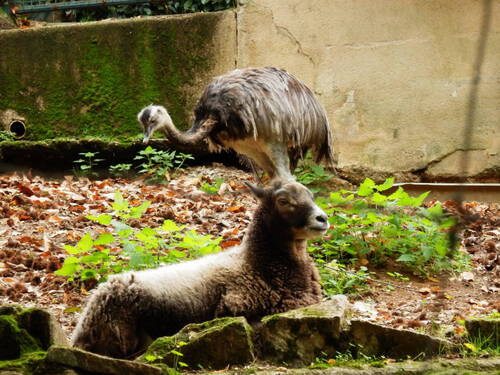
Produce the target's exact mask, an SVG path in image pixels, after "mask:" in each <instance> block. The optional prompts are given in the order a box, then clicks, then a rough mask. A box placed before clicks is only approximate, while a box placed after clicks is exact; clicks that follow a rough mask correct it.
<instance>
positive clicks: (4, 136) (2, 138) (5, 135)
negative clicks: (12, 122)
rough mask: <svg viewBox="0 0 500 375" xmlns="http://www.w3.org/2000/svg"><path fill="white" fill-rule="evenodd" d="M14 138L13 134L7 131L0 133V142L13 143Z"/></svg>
mask: <svg viewBox="0 0 500 375" xmlns="http://www.w3.org/2000/svg"><path fill="white" fill-rule="evenodd" d="M14 139H16V138H15V134H14V133H12V132H11V131H8V130H2V131H0V142H6V141H13V140H14Z"/></svg>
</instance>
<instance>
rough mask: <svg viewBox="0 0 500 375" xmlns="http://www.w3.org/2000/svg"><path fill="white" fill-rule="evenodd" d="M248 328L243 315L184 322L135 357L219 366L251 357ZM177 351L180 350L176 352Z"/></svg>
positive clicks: (209, 366)
mask: <svg viewBox="0 0 500 375" xmlns="http://www.w3.org/2000/svg"><path fill="white" fill-rule="evenodd" d="M252 334H253V331H252V328H251V327H250V325H249V324H248V323H247V321H246V319H245V318H243V317H234V318H233V317H229V318H219V319H214V320H211V321H209V322H205V323H201V324H195V323H193V324H188V325H187V326H185V327H184V328H183V329H181V330H180V331H179V332H178V333H177V334H175V335H173V336H168V337H161V338H159V339H157V340H156V341H154V342H153V343H152V344H151V345H150V346H149V348H148V350H147V351H146V353H145V354H144V355H142V356H141V357H140V358H139V360H140V361H143V362H149V363H153V364H154V363H164V364H167V365H168V366H170V367H177V366H178V363H179V361H180V362H183V363H185V364H187V365H188V366H189V367H190V368H198V367H199V366H202V367H203V368H207V369H221V368H225V367H227V366H228V365H236V364H245V363H248V362H250V361H253V360H254V359H255V355H254V347H253V342H252ZM178 353H181V355H179V354H178Z"/></svg>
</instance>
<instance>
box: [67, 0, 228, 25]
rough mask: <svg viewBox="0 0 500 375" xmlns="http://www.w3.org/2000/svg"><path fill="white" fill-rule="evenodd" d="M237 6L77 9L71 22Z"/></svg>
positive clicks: (192, 1)
mask: <svg viewBox="0 0 500 375" xmlns="http://www.w3.org/2000/svg"><path fill="white" fill-rule="evenodd" d="M235 6H236V0H166V1H160V2H150V3H149V4H139V5H118V6H109V7H101V8H94V9H75V10H73V11H72V12H71V16H70V19H69V20H73V21H79V22H87V21H96V20H101V19H106V18H129V17H136V16H153V15H159V14H179V13H193V12H213V11H219V10H224V9H229V8H233V7H235Z"/></svg>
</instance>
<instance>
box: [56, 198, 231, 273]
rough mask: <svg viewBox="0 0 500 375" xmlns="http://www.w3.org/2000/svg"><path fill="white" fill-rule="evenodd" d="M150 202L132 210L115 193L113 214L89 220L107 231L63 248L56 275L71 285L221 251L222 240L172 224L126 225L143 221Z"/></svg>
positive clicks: (88, 236)
mask: <svg viewBox="0 0 500 375" xmlns="http://www.w3.org/2000/svg"><path fill="white" fill-rule="evenodd" d="M149 205H150V202H144V203H142V204H141V205H139V206H135V207H130V205H129V202H128V201H127V200H126V199H124V198H123V197H122V195H121V193H120V192H116V193H115V199H114V202H113V205H112V209H113V212H112V213H110V214H101V215H99V216H87V219H89V220H92V221H95V222H97V223H99V224H101V225H103V226H105V227H106V228H107V229H108V230H107V231H104V232H103V233H101V234H100V235H99V236H97V237H96V238H93V237H92V236H91V235H90V233H87V234H85V235H84V236H83V237H82V238H81V239H80V240H79V241H78V243H77V244H76V245H75V246H70V245H64V249H65V250H66V252H67V253H68V256H67V257H66V258H65V260H64V264H63V266H62V267H61V268H60V269H59V270H57V271H55V274H57V275H61V276H66V277H68V278H69V281H74V280H75V279H76V278H79V279H80V280H82V281H85V280H88V279H95V280H97V281H98V282H100V281H104V280H106V278H107V276H108V275H110V274H114V273H119V272H122V271H126V270H140V269H144V268H151V267H156V266H158V265H160V264H162V263H174V262H178V261H179V260H184V259H192V258H196V257H199V256H202V255H206V254H210V253H214V252H217V251H219V250H220V247H219V242H220V241H221V238H215V239H214V238H212V237H210V236H204V235H200V234H198V233H196V232H195V231H194V230H186V228H185V227H183V226H178V225H177V224H176V223H175V222H173V221H171V220H165V221H164V222H163V224H162V225H161V226H160V227H159V228H150V227H145V228H142V229H137V228H134V227H132V226H130V225H128V224H127V222H129V221H130V220H134V219H135V220H137V219H140V218H141V216H142V214H143V213H144V212H145V211H146V210H147V209H148V207H149Z"/></svg>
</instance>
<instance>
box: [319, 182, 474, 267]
mask: <svg viewBox="0 0 500 375" xmlns="http://www.w3.org/2000/svg"><path fill="white" fill-rule="evenodd" d="M393 182H394V180H393V179H392V178H391V179H387V180H386V181H385V182H384V183H383V184H380V185H377V184H375V182H374V181H372V180H371V179H366V180H365V181H364V182H363V183H362V184H361V185H360V186H359V189H358V190H357V191H346V190H341V191H338V192H333V193H331V194H330V195H329V196H328V197H326V198H319V199H318V204H319V205H320V206H321V207H322V208H323V209H324V210H325V212H326V213H327V214H328V215H329V221H330V224H331V227H330V229H329V230H328V233H327V235H328V236H327V238H328V239H327V240H326V241H324V242H322V243H321V244H319V243H318V246H320V248H321V250H320V251H313V255H315V256H316V258H320V259H323V260H325V261H326V262H329V261H331V260H332V259H336V260H337V261H338V262H339V263H342V264H351V265H353V264H360V262H361V264H364V265H367V264H372V265H380V264H384V263H385V262H387V261H388V260H392V261H395V262H398V263H400V264H401V265H402V266H404V267H406V268H407V269H409V270H411V271H413V272H414V273H416V274H420V275H428V274H429V273H437V272H441V271H459V270H463V269H465V268H467V266H468V257H467V256H466V255H465V254H462V253H461V252H457V251H454V249H452V246H451V242H450V240H449V236H448V232H449V231H450V230H451V228H452V227H453V226H454V225H455V219H454V218H452V217H451V216H450V215H448V214H446V213H445V212H444V211H443V209H442V207H441V205H440V204H439V203H438V204H435V205H434V206H432V207H428V208H426V207H423V206H422V202H423V200H424V199H425V198H426V196H427V195H428V192H427V193H424V194H422V195H420V196H418V197H411V196H410V195H408V193H406V192H405V191H404V190H403V189H402V188H401V187H400V188H398V189H397V190H396V191H395V192H394V193H392V194H390V195H388V196H387V195H383V194H381V192H383V191H385V190H387V189H389V188H391V187H392V185H393Z"/></svg>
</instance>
